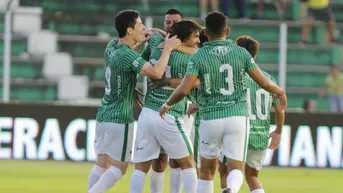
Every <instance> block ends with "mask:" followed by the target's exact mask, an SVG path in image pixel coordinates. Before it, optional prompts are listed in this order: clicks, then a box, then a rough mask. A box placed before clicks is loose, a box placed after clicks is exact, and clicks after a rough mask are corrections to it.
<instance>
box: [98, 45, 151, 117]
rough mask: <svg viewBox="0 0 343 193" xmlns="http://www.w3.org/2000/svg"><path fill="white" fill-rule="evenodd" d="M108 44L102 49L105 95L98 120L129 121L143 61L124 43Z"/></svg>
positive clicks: (144, 61)
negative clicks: (103, 53) (103, 51)
mask: <svg viewBox="0 0 343 193" xmlns="http://www.w3.org/2000/svg"><path fill="white" fill-rule="evenodd" d="M117 43H118V40H112V41H110V42H109V43H108V45H107V47H106V50H105V56H104V60H105V95H104V97H103V98H102V101H101V105H100V107H99V109H98V113H97V116H96V120H97V121H99V122H113V123H123V124H127V123H132V122H133V121H134V118H133V103H134V89H135V86H136V83H137V74H138V73H140V72H141V70H142V68H143V65H144V64H145V63H146V62H147V61H146V60H144V59H143V58H142V57H141V56H140V55H139V54H138V53H137V52H136V51H134V50H132V49H131V48H130V47H129V46H128V45H126V44H121V45H119V46H117Z"/></svg>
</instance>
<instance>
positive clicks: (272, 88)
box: [245, 52, 287, 108]
mask: <svg viewBox="0 0 343 193" xmlns="http://www.w3.org/2000/svg"><path fill="white" fill-rule="evenodd" d="M245 62H246V68H245V71H246V72H247V73H248V74H249V76H250V77H251V78H252V79H253V80H254V81H255V82H256V83H257V84H258V85H259V86H260V87H262V88H263V89H264V90H266V91H268V92H271V93H273V94H276V96H275V98H274V100H275V99H276V98H280V100H281V103H280V105H281V106H282V107H283V108H286V106H287V97H286V93H285V91H284V90H283V89H282V88H280V87H279V86H278V85H277V84H276V83H275V82H273V81H272V80H270V79H269V78H267V77H265V76H264V75H263V73H262V71H261V69H260V68H259V67H258V66H257V64H256V63H255V61H254V59H253V58H252V57H251V55H250V54H249V53H248V52H246V54H245Z"/></svg>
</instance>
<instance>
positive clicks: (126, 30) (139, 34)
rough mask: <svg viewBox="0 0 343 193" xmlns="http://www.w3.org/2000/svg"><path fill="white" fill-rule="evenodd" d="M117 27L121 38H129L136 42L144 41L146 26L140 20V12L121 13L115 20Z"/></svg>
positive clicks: (126, 11) (125, 11) (128, 11)
mask: <svg viewBox="0 0 343 193" xmlns="http://www.w3.org/2000/svg"><path fill="white" fill-rule="evenodd" d="M115 27H116V30H117V32H118V35H119V38H124V37H127V36H129V37H130V38H132V39H133V40H134V41H136V42H140V41H143V40H144V35H143V32H144V30H145V26H144V24H143V22H142V20H141V18H140V15H139V12H137V11H134V10H124V11H120V12H119V13H118V14H117V16H116V18H115Z"/></svg>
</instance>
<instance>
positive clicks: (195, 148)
mask: <svg viewBox="0 0 343 193" xmlns="http://www.w3.org/2000/svg"><path fill="white" fill-rule="evenodd" d="M191 140H192V144H193V156H194V161H195V165H196V167H197V168H200V154H199V142H200V141H199V124H195V122H194V128H193V129H192V132H191Z"/></svg>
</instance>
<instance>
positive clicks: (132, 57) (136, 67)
mask: <svg viewBox="0 0 343 193" xmlns="http://www.w3.org/2000/svg"><path fill="white" fill-rule="evenodd" d="M145 63H147V61H146V60H144V59H143V58H142V57H141V56H140V55H139V54H138V52H136V51H134V50H130V51H129V52H127V53H126V54H125V59H124V64H123V65H124V66H125V69H127V70H129V71H134V72H135V73H137V74H138V73H140V72H141V70H142V68H143V66H144V64H145Z"/></svg>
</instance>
